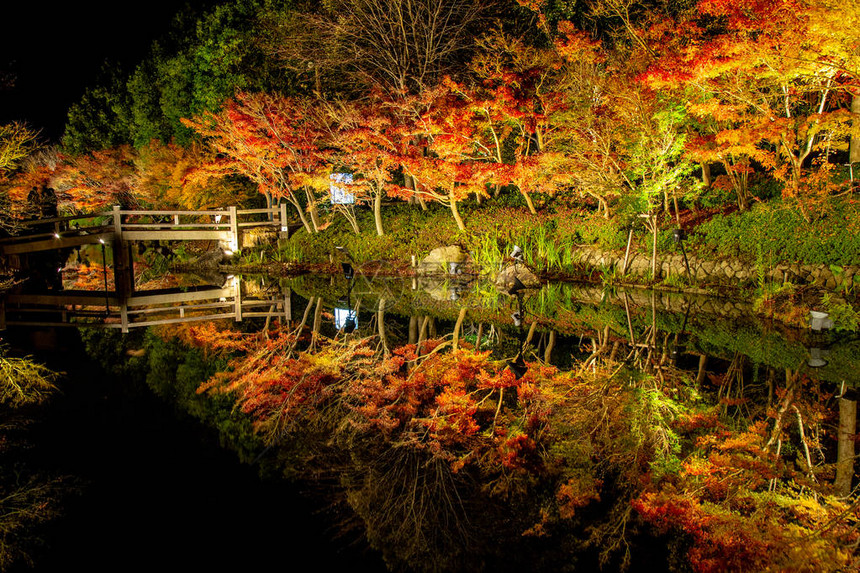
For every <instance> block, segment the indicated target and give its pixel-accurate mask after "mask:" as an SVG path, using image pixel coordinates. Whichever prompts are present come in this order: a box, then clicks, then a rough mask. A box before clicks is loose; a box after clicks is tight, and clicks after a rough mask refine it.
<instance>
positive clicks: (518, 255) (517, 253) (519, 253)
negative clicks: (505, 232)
mask: <svg viewBox="0 0 860 573" xmlns="http://www.w3.org/2000/svg"><path fill="white" fill-rule="evenodd" d="M511 258H512V259H514V260H515V261H519V262H523V250H522V249H521V248H520V247H518V246H517V245H514V250H512V251H511Z"/></svg>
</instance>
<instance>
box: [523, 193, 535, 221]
mask: <svg viewBox="0 0 860 573" xmlns="http://www.w3.org/2000/svg"><path fill="white" fill-rule="evenodd" d="M520 193H522V194H523V197H524V198H525V200H526V205H528V208H529V213H531V214H532V215H537V210H536V209H535V204H534V201H532V197H531V195H529V194H528V193H527V192H525V191H523V190H522V189H520Z"/></svg>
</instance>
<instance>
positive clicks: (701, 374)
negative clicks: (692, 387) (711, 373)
mask: <svg viewBox="0 0 860 573" xmlns="http://www.w3.org/2000/svg"><path fill="white" fill-rule="evenodd" d="M707 367H708V355H707V354H702V355H701V356H699V371H698V372H697V373H696V385H697V386H701V385H702V382H704V381H705V374H706V373H707V371H706V370H705V368H707Z"/></svg>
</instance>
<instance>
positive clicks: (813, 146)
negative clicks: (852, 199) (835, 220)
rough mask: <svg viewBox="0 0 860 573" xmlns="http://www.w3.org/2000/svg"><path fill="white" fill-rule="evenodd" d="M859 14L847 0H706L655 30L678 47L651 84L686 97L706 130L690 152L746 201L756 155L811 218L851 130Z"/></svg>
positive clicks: (663, 59)
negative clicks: (711, 164) (747, 1)
mask: <svg viewBox="0 0 860 573" xmlns="http://www.w3.org/2000/svg"><path fill="white" fill-rule="evenodd" d="M857 19H858V15H857V9H856V8H855V7H854V6H853V5H852V4H838V3H834V2H829V1H828V0H808V1H806V0H795V1H791V2H780V3H755V4H753V5H749V6H743V7H741V6H739V5H732V4H731V3H729V2H723V1H720V0H707V1H703V2H700V3H699V4H698V5H697V11H696V13H695V14H693V15H692V16H691V17H690V18H689V19H686V20H684V21H681V22H673V23H672V24H671V25H667V24H665V23H664V24H662V25H661V27H660V30H659V32H658V33H656V34H655V39H658V40H660V41H661V43H662V45H663V46H664V47H666V46H675V47H677V48H678V49H675V50H670V49H666V50H665V52H664V53H663V55H661V56H660V57H659V59H658V60H657V61H656V62H655V63H654V65H653V66H652V67H651V69H650V70H649V73H648V81H649V83H650V85H651V86H653V87H655V88H657V89H663V88H675V89H681V90H686V91H682V92H681V93H683V94H688V95H689V96H691V103H690V104H689V106H688V108H689V111H690V113H691V114H692V115H694V116H696V117H697V118H699V120H700V121H701V122H702V127H703V129H702V132H701V134H700V136H699V137H697V138H694V139H692V140H691V154H692V155H693V156H694V157H696V158H697V159H700V160H703V161H708V160H718V161H720V162H722V163H723V165H724V166H725V168H726V172H727V174H728V176H729V178H730V180H731V182H732V187H733V188H734V189H735V191H736V192H737V194H738V203H739V205H740V206H741V207H742V208H744V207H746V206H748V204H749V197H748V193H747V189H746V177H747V176H748V174H749V172H750V170H751V169H752V168H753V167H754V164H753V162H755V163H758V164H760V165H762V166H763V167H765V168H767V169H769V170H770V171H771V172H772V174H773V175H774V176H775V177H777V178H778V179H780V180H782V181H784V182H785V191H784V193H785V195H786V196H789V197H792V198H794V199H796V200H797V201H798V203H799V205H800V208H801V210H802V211H803V213H804V214H805V215H806V216H807V217H808V216H809V213H808V207H809V205H810V204H811V203H813V202H815V201H820V200H821V199H822V198H823V197H826V196H827V195H828V194H829V193H830V192H831V191H832V190H833V187H832V185H831V181H830V179H831V176H830V171H831V169H832V165H831V163H830V161H829V156H830V154H831V153H833V152H834V151H836V150H839V149H845V148H846V146H847V143H848V135H849V133H850V131H851V129H852V128H851V114H850V113H849V112H848V110H847V107H848V105H849V99H850V90H851V89H853V88H854V87H855V86H856V85H857V81H858V80H857V78H858V56H857V53H856V51H854V49H853V48H852V46H853V45H855V44H856V41H857V31H856V27H854V26H852V24H851V23H852V22H856V21H857ZM677 30H683V32H684V33H683V34H682V35H680V36H681V37H679V35H678V34H677ZM655 45H657V44H655Z"/></svg>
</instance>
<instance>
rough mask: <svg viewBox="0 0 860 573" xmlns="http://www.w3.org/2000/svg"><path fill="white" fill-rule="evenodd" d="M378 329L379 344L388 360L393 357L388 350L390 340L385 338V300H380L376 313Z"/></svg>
mask: <svg viewBox="0 0 860 573" xmlns="http://www.w3.org/2000/svg"><path fill="white" fill-rule="evenodd" d="M376 329H377V331H378V332H379V342H380V344H382V354H383V356H385V357H386V358H388V357H389V356H390V355H391V352H390V351H389V350H388V338H387V337H386V336H385V298H384V297H383V298H380V299H379V306H378V307H377V311H376Z"/></svg>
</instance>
